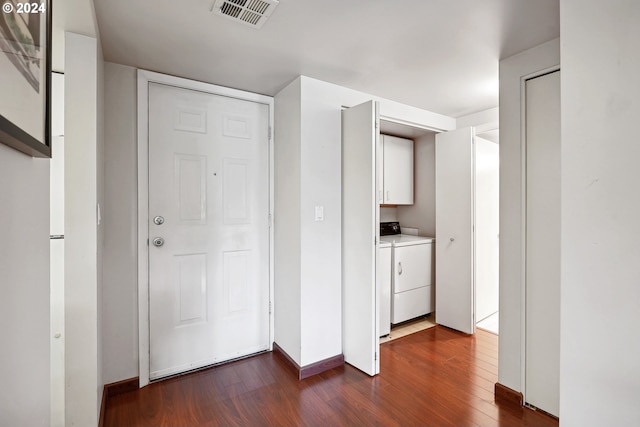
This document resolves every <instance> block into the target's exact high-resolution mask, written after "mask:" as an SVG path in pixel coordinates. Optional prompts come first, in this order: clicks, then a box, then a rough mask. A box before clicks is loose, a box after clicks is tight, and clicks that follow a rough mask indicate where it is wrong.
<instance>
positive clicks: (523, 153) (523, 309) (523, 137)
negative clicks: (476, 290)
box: [520, 65, 560, 403]
mask: <svg viewBox="0 0 640 427" xmlns="http://www.w3.org/2000/svg"><path fill="white" fill-rule="evenodd" d="M556 71H560V65H553V66H551V67H548V68H544V69H542V70H538V71H536V72H533V73H530V74H527V75H524V76H521V77H520V124H521V125H520V171H521V172H520V176H521V178H520V179H521V181H520V182H521V188H522V197H521V198H520V199H521V200H520V204H521V218H520V223H521V227H520V233H521V242H522V244H521V248H520V250H521V257H522V271H521V275H520V277H521V280H520V286H521V294H520V322H521V323H520V325H521V335H520V336H521V339H520V349H521V352H520V360H521V367H522V369H521V373H520V381H521V384H522V391H521V393H522V397H523V402H525V403H526V402H527V375H526V374H527V363H526V362H527V348H526V347H527V80H531V79H535V78H536V77H541V76H544V75H545V74H549V73H553V72H556Z"/></svg>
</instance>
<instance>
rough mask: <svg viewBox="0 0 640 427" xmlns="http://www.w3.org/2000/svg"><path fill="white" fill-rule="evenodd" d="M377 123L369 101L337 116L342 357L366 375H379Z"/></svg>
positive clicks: (373, 103) (376, 109) (376, 111)
mask: <svg viewBox="0 0 640 427" xmlns="http://www.w3.org/2000/svg"><path fill="white" fill-rule="evenodd" d="M377 123H378V105H377V104H376V103H375V102H373V101H369V102H367V103H365V104H360V105H357V106H355V107H352V108H348V109H346V110H344V111H343V112H342V313H343V321H342V351H343V353H344V360H345V362H347V363H349V364H350V365H353V366H355V367H356V368H358V369H360V370H361V371H363V372H365V373H367V374H369V375H376V374H377V373H379V372H380V361H379V359H378V349H379V347H380V334H379V333H378V330H379V323H378V322H379V315H380V314H379V306H378V304H379V301H378V290H377V280H376V276H377V274H376V265H377V260H378V244H377V242H378V239H379V235H380V226H379V217H378V216H379V214H378V211H379V209H378V184H377V183H378V180H377V173H376V165H377V164H378V163H377V158H376V147H377V146H378V140H379V139H378V138H379V135H378V129H377Z"/></svg>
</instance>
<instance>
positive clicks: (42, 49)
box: [0, 0, 53, 158]
mask: <svg viewBox="0 0 640 427" xmlns="http://www.w3.org/2000/svg"><path fill="white" fill-rule="evenodd" d="M27 1H28V0H25V2H22V1H21V0H20V1H19V0H3V1H2V6H1V7H2V11H1V12H0V94H2V95H1V96H0V142H1V143H3V144H5V145H7V146H9V147H12V148H14V149H16V150H18V151H21V152H22V153H25V154H27V155H29V156H32V157H44V158H51V129H50V127H51V35H52V28H51V27H52V25H51V21H52V16H53V14H52V11H51V3H52V1H51V0H35V1H30V2H27Z"/></svg>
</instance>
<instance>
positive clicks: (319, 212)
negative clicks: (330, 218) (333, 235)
mask: <svg viewBox="0 0 640 427" xmlns="http://www.w3.org/2000/svg"><path fill="white" fill-rule="evenodd" d="M316 221H324V206H316Z"/></svg>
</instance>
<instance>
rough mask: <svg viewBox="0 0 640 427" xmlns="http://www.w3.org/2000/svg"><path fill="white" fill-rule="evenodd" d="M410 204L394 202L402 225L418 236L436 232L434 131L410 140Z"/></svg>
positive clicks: (433, 235) (433, 234)
mask: <svg viewBox="0 0 640 427" xmlns="http://www.w3.org/2000/svg"><path fill="white" fill-rule="evenodd" d="M413 161H414V168H413V170H414V183H413V188H414V199H413V202H414V204H413V205H411V206H398V208H397V211H398V221H400V225H401V226H403V227H411V228H417V229H418V235H420V236H432V237H435V235H436V135H435V133H433V134H428V135H424V136H421V137H419V138H416V139H415V140H414V158H413Z"/></svg>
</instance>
